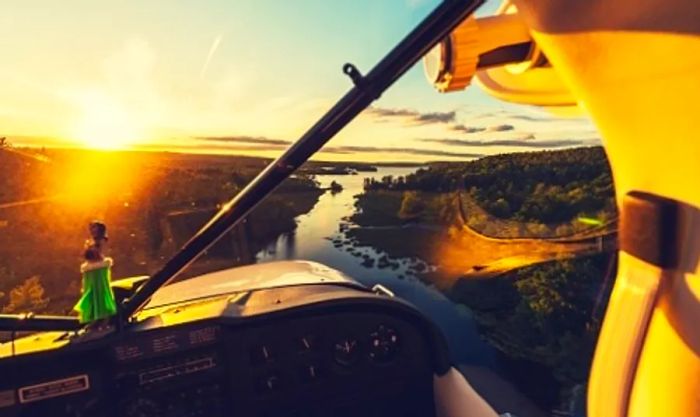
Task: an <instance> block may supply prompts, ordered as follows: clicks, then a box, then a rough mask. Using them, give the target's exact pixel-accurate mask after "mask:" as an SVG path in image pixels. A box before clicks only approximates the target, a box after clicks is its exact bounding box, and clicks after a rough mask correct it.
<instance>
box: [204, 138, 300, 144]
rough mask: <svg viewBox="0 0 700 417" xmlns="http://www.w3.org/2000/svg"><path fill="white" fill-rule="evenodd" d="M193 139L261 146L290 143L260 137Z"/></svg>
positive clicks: (288, 142)
mask: <svg viewBox="0 0 700 417" xmlns="http://www.w3.org/2000/svg"><path fill="white" fill-rule="evenodd" d="M195 139H197V140H200V141H207V142H220V143H232V142H233V143H252V144H261V145H289V144H291V143H292V142H290V141H288V140H282V139H270V138H266V137H262V136H257V137H253V136H198V137H196V138H195Z"/></svg>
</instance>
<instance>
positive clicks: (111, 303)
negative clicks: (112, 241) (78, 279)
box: [73, 258, 117, 323]
mask: <svg viewBox="0 0 700 417" xmlns="http://www.w3.org/2000/svg"><path fill="white" fill-rule="evenodd" d="M111 270H112V259H110V258H105V259H104V260H102V261H97V262H85V263H83V264H82V265H81V266H80V272H81V273H82V274H83V289H82V294H83V295H82V297H80V300H78V303H77V304H76V305H75V307H73V310H75V311H77V312H78V313H79V314H80V323H91V322H94V321H96V320H101V319H104V318H107V317H111V316H113V315H115V314H117V303H116V301H115V300H114V292H112V287H110V285H109V282H110V280H111V278H112V277H111V275H112V272H111Z"/></svg>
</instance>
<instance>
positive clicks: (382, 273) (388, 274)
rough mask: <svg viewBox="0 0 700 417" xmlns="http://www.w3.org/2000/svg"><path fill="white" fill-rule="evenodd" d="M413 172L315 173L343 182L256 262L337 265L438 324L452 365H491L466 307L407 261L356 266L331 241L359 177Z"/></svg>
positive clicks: (325, 181)
mask: <svg viewBox="0 0 700 417" xmlns="http://www.w3.org/2000/svg"><path fill="white" fill-rule="evenodd" d="M414 170H415V169H414V168H379V169H378V171H377V172H360V173H359V174H358V175H319V176H317V177H316V178H317V180H318V181H319V182H320V183H321V187H324V188H326V187H329V186H330V184H331V182H332V181H336V182H337V183H340V184H341V185H342V186H343V191H341V192H339V193H335V194H333V193H331V192H330V191H327V192H326V193H324V194H323V195H322V196H321V197H320V198H319V200H318V202H317V203H316V205H315V206H314V208H313V209H312V210H311V211H310V212H308V213H307V214H304V215H301V216H299V217H297V219H296V221H297V227H296V230H294V231H293V232H291V233H287V234H284V235H282V236H280V237H279V238H278V239H277V241H275V242H273V243H272V244H270V245H269V246H268V247H267V248H265V249H264V250H262V251H261V252H259V253H258V254H257V255H256V259H257V262H271V261H277V260H288V259H299V260H311V261H316V262H320V263H323V264H325V265H328V266H330V267H333V268H335V269H338V270H340V271H342V272H344V273H345V274H346V275H348V276H350V277H352V278H354V279H355V280H357V281H359V282H361V283H362V284H365V285H367V286H368V287H372V286H374V285H375V284H381V285H383V286H385V287H387V288H388V289H390V290H391V291H392V292H394V293H395V294H396V295H397V296H398V297H401V298H403V299H404V300H406V301H408V302H410V303H412V304H413V305H415V306H416V307H417V308H418V309H419V310H420V311H422V312H423V313H424V314H426V315H427V316H428V317H430V318H431V319H432V320H433V321H434V322H435V323H436V324H437V325H438V327H440V329H441V330H442V332H443V333H444V335H445V337H446V338H447V342H448V345H449V347H450V352H451V354H452V360H453V362H454V363H456V364H460V365H471V364H475V365H482V366H490V367H492V366H495V363H496V359H495V354H494V352H493V349H492V348H491V347H490V346H489V345H487V344H486V343H485V342H483V341H482V340H481V338H480V337H479V335H478V332H477V329H476V325H475V324H474V320H473V319H472V316H471V313H470V311H469V310H468V309H467V308H466V307H464V306H462V305H458V304H454V303H452V302H451V301H450V300H449V299H447V298H446V297H445V296H444V295H443V294H442V293H440V292H439V291H438V290H436V289H435V288H433V287H431V286H429V285H427V284H425V283H424V282H422V281H420V280H419V279H417V278H416V277H415V276H414V275H412V273H411V271H410V269H409V268H408V265H409V264H410V263H411V262H409V261H410V260H408V259H404V260H399V261H400V262H399V267H398V269H390V268H379V267H377V266H367V265H363V264H362V260H363V259H362V258H361V257H358V256H353V255H352V254H350V253H349V252H348V251H347V250H346V247H343V246H341V247H337V246H335V245H334V244H333V243H334V242H333V241H334V240H335V241H337V240H345V239H346V238H345V236H344V232H343V230H344V227H346V226H353V225H352V224H350V221H349V220H348V219H349V217H350V216H351V215H352V214H353V213H354V210H355V206H354V202H355V196H356V195H357V194H360V193H361V192H362V186H363V183H364V179H365V178H370V177H375V178H377V179H379V178H381V177H383V176H385V175H393V176H395V177H396V176H401V175H406V174H409V173H411V172H413V171H414ZM357 250H359V251H360V252H362V253H363V254H367V255H370V256H371V257H372V258H374V259H377V258H379V257H380V256H381V255H382V253H380V252H378V251H377V250H374V249H372V248H360V249H356V251H357ZM375 265H376V263H375Z"/></svg>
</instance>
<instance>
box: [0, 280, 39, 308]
mask: <svg viewBox="0 0 700 417" xmlns="http://www.w3.org/2000/svg"><path fill="white" fill-rule="evenodd" d="M48 304H49V299H48V298H45V297H44V287H43V285H41V280H40V279H39V276H37V275H35V276H33V277H29V278H27V279H26V280H25V281H24V282H23V283H21V284H19V285H18V286H16V287H15V288H13V289H12V291H10V302H9V303H8V304H7V305H6V306H5V308H3V309H2V312H3V313H20V312H30V311H31V312H40V311H41V310H44V309H45V308H46V306H47V305H48Z"/></svg>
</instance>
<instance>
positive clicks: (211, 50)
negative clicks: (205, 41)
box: [199, 35, 222, 79]
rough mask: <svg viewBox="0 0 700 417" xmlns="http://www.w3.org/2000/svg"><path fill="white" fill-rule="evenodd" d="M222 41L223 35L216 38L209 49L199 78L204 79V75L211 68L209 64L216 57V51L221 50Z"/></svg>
mask: <svg viewBox="0 0 700 417" xmlns="http://www.w3.org/2000/svg"><path fill="white" fill-rule="evenodd" d="M221 39H222V35H219V36H217V37H216V38H214V41H213V42H212V44H211V46H210V47H209V53H208V54H207V58H206V59H205V60H204V65H202V69H201V70H200V71H199V78H200V79H201V78H204V75H205V74H206V73H207V69H208V68H209V63H210V62H211V59H212V58H213V57H214V54H215V53H216V50H217V49H219V44H221Z"/></svg>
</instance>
